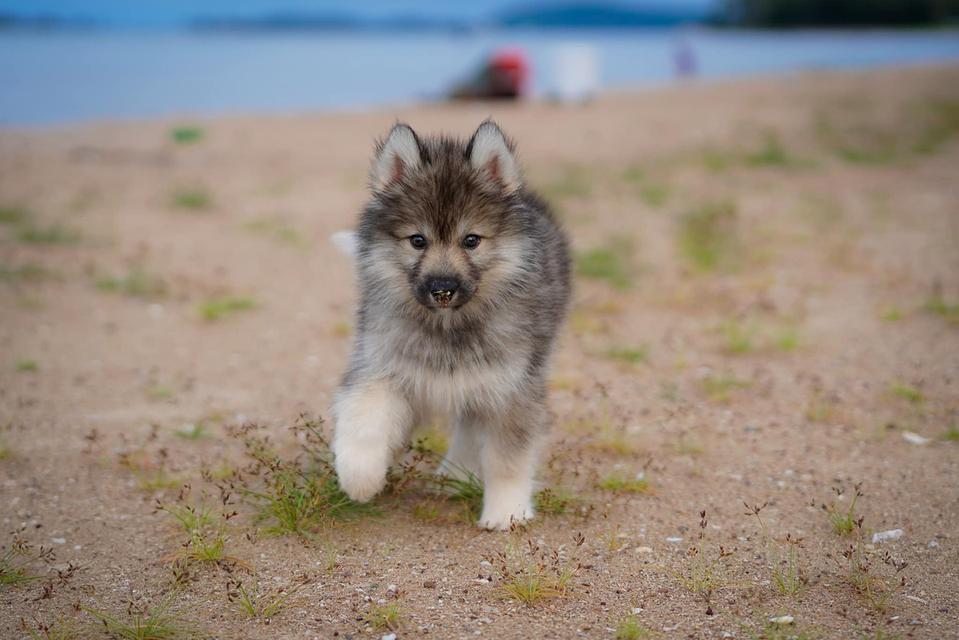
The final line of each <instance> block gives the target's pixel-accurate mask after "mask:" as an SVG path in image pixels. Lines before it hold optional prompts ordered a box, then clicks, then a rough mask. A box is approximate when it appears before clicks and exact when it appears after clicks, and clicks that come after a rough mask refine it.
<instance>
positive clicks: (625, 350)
mask: <svg viewBox="0 0 959 640" xmlns="http://www.w3.org/2000/svg"><path fill="white" fill-rule="evenodd" d="M605 355H606V357H607V358H609V359H610V360H616V361H617V362H625V363H626V364H639V363H641V362H646V361H647V360H648V359H649V347H647V346H645V345H643V346H640V347H610V348H609V349H607V350H606V353H605Z"/></svg>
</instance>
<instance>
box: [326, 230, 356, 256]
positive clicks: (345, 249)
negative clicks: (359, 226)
mask: <svg viewBox="0 0 959 640" xmlns="http://www.w3.org/2000/svg"><path fill="white" fill-rule="evenodd" d="M330 241H331V242H332V243H333V246H335V247H336V248H337V249H339V250H340V251H341V252H342V253H343V255H345V256H346V257H348V258H354V257H356V232H355V231H337V232H336V233H334V234H333V235H331V236H330Z"/></svg>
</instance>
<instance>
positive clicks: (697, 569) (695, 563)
mask: <svg viewBox="0 0 959 640" xmlns="http://www.w3.org/2000/svg"><path fill="white" fill-rule="evenodd" d="M707 524H708V521H707V519H706V512H705V511H700V513H699V534H698V538H697V542H696V544H694V545H692V546H691V547H690V548H689V549H688V550H687V552H686V559H687V564H686V566H685V567H684V568H683V570H682V571H679V572H675V573H674V576H675V577H676V579H677V580H678V581H679V583H680V584H681V585H682V586H683V587H685V588H686V590H687V591H689V592H690V593H692V594H694V595H696V596H698V597H700V598H702V600H703V602H705V603H706V605H707V607H708V606H709V604H710V601H711V600H712V596H713V593H715V592H716V591H717V590H718V589H720V588H722V587H723V586H725V584H726V575H725V565H724V563H725V560H726V558H727V557H729V556H730V555H732V552H731V551H727V550H726V549H725V548H724V547H723V546H722V545H720V546H719V549H718V550H717V552H716V553H715V554H708V553H707V551H706V527H707Z"/></svg>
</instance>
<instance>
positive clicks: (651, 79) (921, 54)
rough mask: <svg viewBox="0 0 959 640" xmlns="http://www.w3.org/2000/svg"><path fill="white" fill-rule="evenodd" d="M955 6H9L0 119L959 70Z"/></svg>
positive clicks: (2, 12)
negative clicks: (839, 72) (827, 71)
mask: <svg viewBox="0 0 959 640" xmlns="http://www.w3.org/2000/svg"><path fill="white" fill-rule="evenodd" d="M957 5H959V0H833V1H826V0H818V1H817V0H673V1H672V2H669V3H663V2H655V1H654V0H621V1H619V2H615V3H608V2H578V3H577V2H562V1H560V2H549V1H548V0H544V1H543V2H535V3H530V2H523V1H522V0H477V1H475V2H471V3H445V2H439V1H437V0H424V1H420V2H411V1H403V0H372V1H370V2H365V3H362V4H358V3H351V2H346V1H345V0H325V1H323V2H308V1H307V0H272V1H271V0H246V1H244V2H226V1H224V0H209V1H207V2H203V3H195V2H187V1H185V0H166V1H161V0H144V1H141V2H136V3H129V2H123V1H121V0H92V1H89V2H76V1H69V0H67V1H64V0H0V83H2V86H3V87H4V89H3V94H2V96H0V123H2V124H8V125H20V124H42V123H56V122H69V121H76V120H85V119H91V118H93V119H98V118H111V117H149V116H158V115H184V114H214V113H222V112H251V111H252V112H275V111H286V112H288V111H303V110H310V109H330V108H333V109H355V108H363V107H371V106H377V105H385V104H400V103H409V102H414V101H423V100H434V99H441V98H444V97H446V96H448V95H450V94H452V95H455V96H457V97H510V98H512V97H519V96H521V95H527V96H532V97H543V96H546V95H556V96H557V97H560V98H565V99H573V100H580V99H583V98H586V97H588V96H589V95H591V94H593V93H594V92H596V91H597V90H599V89H609V88H619V87H636V86H643V85H654V84H662V83H666V82H670V81H672V80H674V79H676V78H688V77H691V76H697V77H703V78H721V77H728V76H738V75H744V74H759V73H775V72H783V71H793V70H799V69H809V68H849V67H864V66H870V65H877V64H890V63H916V62H928V61H936V60H944V59H953V58H956V57H959V38H957V36H956V32H955V31H954V30H951V29H947V28H941V27H944V26H948V25H950V24H954V23H955V20H956V17H957V16H959V8H957ZM899 26H910V27H916V26H927V27H936V28H935V29H909V30H895V29H891V27H899ZM787 27H789V28H792V27H810V28H812V29H789V30H786V28H787ZM821 27H829V29H827V30H824V29H821ZM840 27H841V28H840ZM859 27H871V29H869V30H863V29H860V28H859ZM875 27H887V28H886V29H883V30H876V29H875ZM769 28H774V29H776V30H770V29H769ZM677 34H679V39H678V40H677ZM571 42H575V43H576V48H570V47H569V44H570V43H571ZM464 78H466V80H465V81H464Z"/></svg>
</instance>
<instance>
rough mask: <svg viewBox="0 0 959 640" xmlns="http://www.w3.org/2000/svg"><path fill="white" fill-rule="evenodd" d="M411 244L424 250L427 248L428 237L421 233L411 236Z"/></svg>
mask: <svg viewBox="0 0 959 640" xmlns="http://www.w3.org/2000/svg"><path fill="white" fill-rule="evenodd" d="M410 244H411V245H413V248H414V249H417V250H423V249H425V248H426V238H424V237H423V236H421V235H419V234H416V235H415V236H410Z"/></svg>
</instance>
